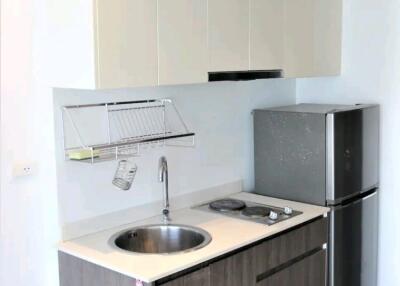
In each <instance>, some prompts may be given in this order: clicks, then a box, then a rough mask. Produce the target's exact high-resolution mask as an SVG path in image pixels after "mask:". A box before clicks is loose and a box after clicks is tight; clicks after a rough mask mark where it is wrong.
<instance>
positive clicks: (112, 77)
mask: <svg viewBox="0 0 400 286" xmlns="http://www.w3.org/2000/svg"><path fill="white" fill-rule="evenodd" d="M96 11H97V15H96V24H97V25H96V36H97V39H96V46H97V56H96V60H97V61H96V65H97V70H96V73H97V88H118V87H131V86H146V85H147V86H148V85H157V80H158V78H157V68H158V67H157V0H112V1H110V0H97V4H96Z"/></svg>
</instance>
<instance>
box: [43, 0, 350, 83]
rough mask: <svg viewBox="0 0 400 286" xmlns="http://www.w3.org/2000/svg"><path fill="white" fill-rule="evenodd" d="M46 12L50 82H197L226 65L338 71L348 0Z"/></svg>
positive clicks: (142, 4) (79, 6) (304, 73)
mask: <svg viewBox="0 0 400 286" xmlns="http://www.w3.org/2000/svg"><path fill="white" fill-rule="evenodd" d="M46 11H48V13H47V14H46V15H47V16H48V19H46V20H47V21H51V23H52V25H50V28H49V30H48V35H49V45H51V48H50V49H49V51H50V52H49V55H48V56H49V58H50V59H51V60H49V62H50V64H51V65H52V66H51V70H50V71H51V72H49V73H48V77H49V84H50V85H51V86H53V87H60V88H76V89H111V88H124V87H137V86H156V85H167V84H188V83H200V82H207V81H208V72H224V71H247V70H275V69H282V70H283V73H284V76H285V77H311V76H329V75H338V74H340V69H341V36H342V0H86V1H82V0H68V1H58V2H57V5H50V4H49V5H48V6H47V10H46Z"/></svg>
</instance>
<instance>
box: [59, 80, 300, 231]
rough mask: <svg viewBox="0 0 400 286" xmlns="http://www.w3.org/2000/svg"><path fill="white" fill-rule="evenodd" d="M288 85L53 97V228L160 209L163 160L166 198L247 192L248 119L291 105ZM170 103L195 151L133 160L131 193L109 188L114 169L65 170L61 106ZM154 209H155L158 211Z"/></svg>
mask: <svg viewBox="0 0 400 286" xmlns="http://www.w3.org/2000/svg"><path fill="white" fill-rule="evenodd" d="M295 89H296V87H295V81H294V80H283V79H280V80H260V81H253V82H238V83H232V82H231V83H226V82H225V83H210V84H202V85H184V86H169V87H157V88H138V89H125V90H114V91H101V92H93V91H79V90H61V89H58V90H56V91H55V95H54V98H55V100H54V104H55V110H56V114H55V117H56V136H57V178H58V192H59V204H60V221H61V224H67V223H72V222H75V221H78V220H82V219H87V218H90V217H93V216H98V215H101V214H105V213H110V212H113V211H117V210H122V209H126V208H129V207H132V206H135V205H141V204H145V203H149V202H154V201H161V199H162V191H161V185H160V184H159V183H158V182H157V172H158V169H157V168H158V158H159V156H160V155H161V154H166V156H167V158H168V163H169V175H170V192H171V196H172V197H173V196H176V195H181V194H184V193H189V192H194V191H197V190H201V189H206V188H210V187H213V186H217V185H221V184H225V183H228V182H232V181H236V180H238V179H243V180H244V188H245V189H246V190H250V189H252V187H253V184H254V183H253V147H252V146H253V140H252V134H253V133H252V116H251V111H252V109H254V108H255V107H268V106H278V105H285V104H293V103H294V102H295ZM151 98H172V99H173V100H174V102H175V104H176V106H177V108H178V109H179V110H180V112H181V114H182V117H183V118H184V120H185V121H186V123H187V124H188V125H189V127H190V129H192V130H193V131H194V132H196V146H195V148H176V147H168V148H166V149H162V148H148V150H145V151H144V152H143V154H142V156H141V157H139V158H135V162H136V164H137V165H138V173H137V176H136V178H135V182H134V185H133V187H132V190H131V191H129V192H121V191H117V190H116V189H115V188H114V187H113V186H112V184H111V180H112V177H113V175H114V172H115V169H116V166H117V162H109V163H99V164H95V165H88V164H85V163H78V162H66V161H65V160H64V152H63V149H62V147H63V146H62V130H61V126H62V125H61V121H60V120H61V106H63V105H70V104H84V103H96V102H109V101H123V100H137V99H151ZM160 208H161V206H160Z"/></svg>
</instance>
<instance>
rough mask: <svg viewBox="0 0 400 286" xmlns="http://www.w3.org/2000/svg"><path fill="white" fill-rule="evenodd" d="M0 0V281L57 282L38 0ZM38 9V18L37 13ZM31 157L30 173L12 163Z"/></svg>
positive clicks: (50, 136)
mask: <svg viewBox="0 0 400 286" xmlns="http://www.w3.org/2000/svg"><path fill="white" fill-rule="evenodd" d="M34 3H35V6H33V3H32V1H24V0H2V1H1V84H2V85H1V126H0V131H1V150H0V151H1V154H0V158H1V175H0V176H1V182H0V186H1V192H0V203H1V204H0V285H4V286H6V285H18V286H20V285H21V286H22V285H24V286H25V285H33V286H43V285H49V286H50V285H56V284H55V283H56V282H55V281H57V277H58V274H57V253H56V251H55V250H56V242H57V241H58V240H59V227H58V211H57V192H56V176H55V157H54V154H55V153H54V132H53V130H54V128H53V105H52V91H51V89H50V88H49V87H46V86H45V85H44V84H43V70H42V69H43V67H44V66H46V56H45V53H46V49H45V47H46V43H45V41H43V39H45V38H46V37H44V34H45V32H44V30H43V29H42V25H43V23H42V22H41V21H42V19H41V17H40V15H41V14H42V13H43V11H42V10H41V9H42V7H41V4H42V3H41V2H40V1H34ZM35 15H37V16H38V17H36V16H35ZM29 161H33V162H36V163H37V165H36V173H35V174H34V175H32V176H31V177H26V178H19V179H16V178H13V177H12V169H13V165H14V164H17V163H19V162H22V163H23V162H29Z"/></svg>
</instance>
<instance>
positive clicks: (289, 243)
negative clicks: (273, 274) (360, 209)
mask: <svg viewBox="0 0 400 286" xmlns="http://www.w3.org/2000/svg"><path fill="white" fill-rule="evenodd" d="M327 241H328V221H327V219H326V218H324V219H319V220H316V221H314V222H312V223H310V224H306V225H305V226H303V227H301V228H298V229H294V230H292V231H290V232H287V233H285V234H282V235H280V236H278V237H275V238H273V239H271V240H267V241H265V242H263V243H261V244H259V245H256V246H255V247H254V253H255V259H256V262H255V264H256V270H255V271H256V275H260V274H262V273H264V272H266V271H268V270H270V269H272V268H274V267H277V266H278V265H281V264H283V263H285V262H287V261H290V260H293V259H295V258H296V257H299V256H301V255H302V254H304V253H307V252H309V251H311V250H313V249H315V248H319V247H321V246H322V245H323V244H325V243H326V242H327Z"/></svg>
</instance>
